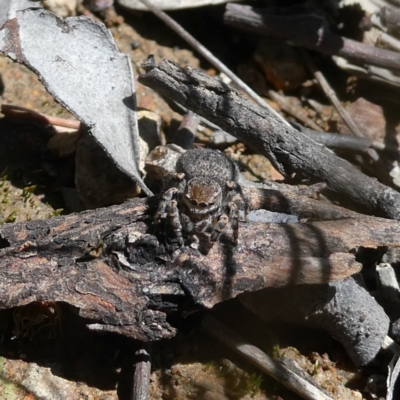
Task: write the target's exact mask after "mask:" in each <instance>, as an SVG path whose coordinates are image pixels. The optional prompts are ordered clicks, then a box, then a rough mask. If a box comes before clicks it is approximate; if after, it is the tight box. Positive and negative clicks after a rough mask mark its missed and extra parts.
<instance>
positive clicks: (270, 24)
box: [224, 4, 400, 71]
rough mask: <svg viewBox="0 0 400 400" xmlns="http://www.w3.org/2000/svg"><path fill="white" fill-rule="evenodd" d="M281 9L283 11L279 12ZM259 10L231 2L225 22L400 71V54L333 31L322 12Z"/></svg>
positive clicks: (353, 59)
mask: <svg viewBox="0 0 400 400" xmlns="http://www.w3.org/2000/svg"><path fill="white" fill-rule="evenodd" d="M277 10H278V11H279V12H277ZM290 11H291V10H290V9H289V11H287V9H276V8H272V9H271V8H270V9H268V8H266V9H257V8H254V7H250V6H243V5H239V4H227V6H226V12H225V15H224V21H225V23H227V24H229V25H232V26H236V27H239V28H242V29H245V30H250V31H252V32H257V33H260V34H263V35H266V36H273V37H276V38H280V39H283V40H288V41H290V42H291V43H293V44H294V45H296V46H301V47H305V48H307V49H310V50H315V51H319V52H321V53H323V54H329V55H338V56H341V57H344V58H346V59H349V60H352V61H354V62H357V63H360V64H363V65H364V64H371V65H376V66H378V67H384V68H389V69H391V70H394V71H399V70H400V54H399V53H397V52H395V51H390V50H386V49H381V48H378V47H374V46H369V45H366V44H363V43H360V42H356V41H355V40H351V39H347V38H344V37H341V36H339V35H336V34H335V33H333V32H332V31H331V30H330V28H329V26H328V23H327V21H326V19H325V18H324V17H323V16H322V15H318V14H317V13H313V12H309V10H308V11H305V9H303V12H301V8H299V7H297V8H293V9H292V13H291V12H290Z"/></svg>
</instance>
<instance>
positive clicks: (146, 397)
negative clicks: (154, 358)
mask: <svg viewBox="0 0 400 400" xmlns="http://www.w3.org/2000/svg"><path fill="white" fill-rule="evenodd" d="M135 359H136V363H135V372H134V376H133V390H132V396H131V400H150V374H151V362H150V355H149V353H148V352H147V351H146V350H144V349H141V350H138V351H137V352H136V353H135Z"/></svg>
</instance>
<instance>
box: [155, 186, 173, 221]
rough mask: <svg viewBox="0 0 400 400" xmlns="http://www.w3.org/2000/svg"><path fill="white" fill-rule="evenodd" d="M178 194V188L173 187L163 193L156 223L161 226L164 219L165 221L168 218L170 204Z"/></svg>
mask: <svg viewBox="0 0 400 400" xmlns="http://www.w3.org/2000/svg"><path fill="white" fill-rule="evenodd" d="M177 192H178V188H176V187H172V188H170V189H168V190H166V191H165V192H164V193H163V195H162V198H161V201H160V204H159V206H158V210H157V214H156V218H155V221H154V222H155V223H156V224H159V223H160V222H161V220H162V219H165V218H166V217H167V208H168V204H169V203H171V201H172V199H173V198H174V197H176V193H177Z"/></svg>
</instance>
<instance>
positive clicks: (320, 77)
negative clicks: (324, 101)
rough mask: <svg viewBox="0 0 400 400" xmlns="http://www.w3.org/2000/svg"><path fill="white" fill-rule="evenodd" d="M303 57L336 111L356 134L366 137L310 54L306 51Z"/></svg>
mask: <svg viewBox="0 0 400 400" xmlns="http://www.w3.org/2000/svg"><path fill="white" fill-rule="evenodd" d="M303 57H304V60H305V62H306V65H307V67H308V69H309V70H310V72H311V73H312V74H313V75H314V78H315V79H316V80H317V82H318V84H319V85H320V86H321V89H322V90H323V92H324V93H325V95H326V97H328V99H329V100H330V102H331V103H332V105H333V106H334V107H335V109H336V111H337V112H338V114H339V115H340V117H341V118H342V119H343V122H344V123H345V124H346V125H347V126H348V127H349V129H350V130H351V131H352V132H353V135H354V136H358V137H364V136H365V135H363V133H362V132H361V131H360V129H359V128H358V126H357V125H356V124H355V122H354V121H353V119H352V118H351V116H350V114H349V113H348V112H347V111H346V110H345V108H344V107H343V106H342V104H341V102H340V100H339V99H338V97H337V96H336V93H335V91H334V90H333V88H332V86H331V85H330V84H329V83H328V81H327V80H326V79H325V77H324V75H323V74H322V72H321V71H318V69H317V68H316V66H315V64H314V62H313V61H312V60H311V58H310V57H309V55H308V54H307V53H306V52H305V51H304V52H303Z"/></svg>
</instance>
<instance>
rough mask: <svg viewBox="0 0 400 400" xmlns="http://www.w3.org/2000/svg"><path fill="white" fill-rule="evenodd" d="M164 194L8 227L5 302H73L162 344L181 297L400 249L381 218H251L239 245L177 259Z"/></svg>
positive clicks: (398, 228) (310, 279)
mask: <svg viewBox="0 0 400 400" xmlns="http://www.w3.org/2000/svg"><path fill="white" fill-rule="evenodd" d="M155 201H156V199H155V198H152V199H149V200H136V201H130V202H127V203H124V204H122V205H118V206H113V207H109V208H104V209H98V210H95V211H86V212H83V213H80V214H71V215H68V216H63V217H57V218H53V219H49V220H45V221H30V222H23V223H18V224H6V225H3V226H2V227H0V265H1V267H0V308H1V309H6V308H11V307H17V306H22V305H25V304H28V303H31V302H33V301H53V302H65V303H68V304H70V305H72V306H74V307H76V308H77V309H78V310H79V315H80V316H82V317H84V318H88V319H90V323H89V322H88V323H89V327H90V328H92V329H97V330H106V331H113V332H118V333H120V334H123V335H126V336H129V337H133V338H136V339H140V340H144V341H152V340H157V339H161V338H168V337H171V336H173V335H174V333H175V331H174V329H173V328H172V327H171V326H170V325H169V324H168V323H167V322H166V317H167V314H168V312H169V311H171V310H176V309H177V308H178V306H179V305H180V304H183V303H184V304H188V303H189V304H197V306H194V307H198V305H201V306H204V307H212V306H213V305H215V304H216V303H218V302H220V301H223V300H226V299H230V298H233V297H235V296H237V295H238V294H240V293H242V292H244V291H255V290H259V289H263V288H266V287H282V286H285V285H295V284H316V283H324V282H325V283H326V282H331V281H335V280H340V279H344V278H346V277H348V276H350V275H352V274H354V273H356V272H358V271H359V270H360V268H361V265H360V264H359V263H358V262H356V260H355V255H354V251H355V249H357V248H358V247H359V246H362V247H369V248H375V247H380V246H387V247H398V246H400V239H398V238H400V223H398V222H395V221H389V220H383V219H378V218H367V219H365V220H364V219H360V220H356V219H346V220H339V221H319V222H313V223H308V224H265V223H241V224H240V227H239V245H238V246H237V247H230V245H228V244H224V243H223V242H222V241H221V242H217V243H215V245H214V246H213V247H212V249H211V250H210V252H209V254H208V255H207V256H203V255H200V254H199V253H197V252H196V251H195V250H192V249H185V251H183V252H181V253H179V254H177V256H176V257H175V259H172V258H171V256H170V254H169V253H168V252H167V250H166V248H165V246H163V245H162V244H160V242H161V240H162V239H161V238H162V237H163V236H164V235H163V234H161V237H160V239H157V237H156V236H154V234H153V231H154V228H153V226H152V224H151V222H152V217H151V216H152V215H153V214H154V212H155V204H154V203H155Z"/></svg>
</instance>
